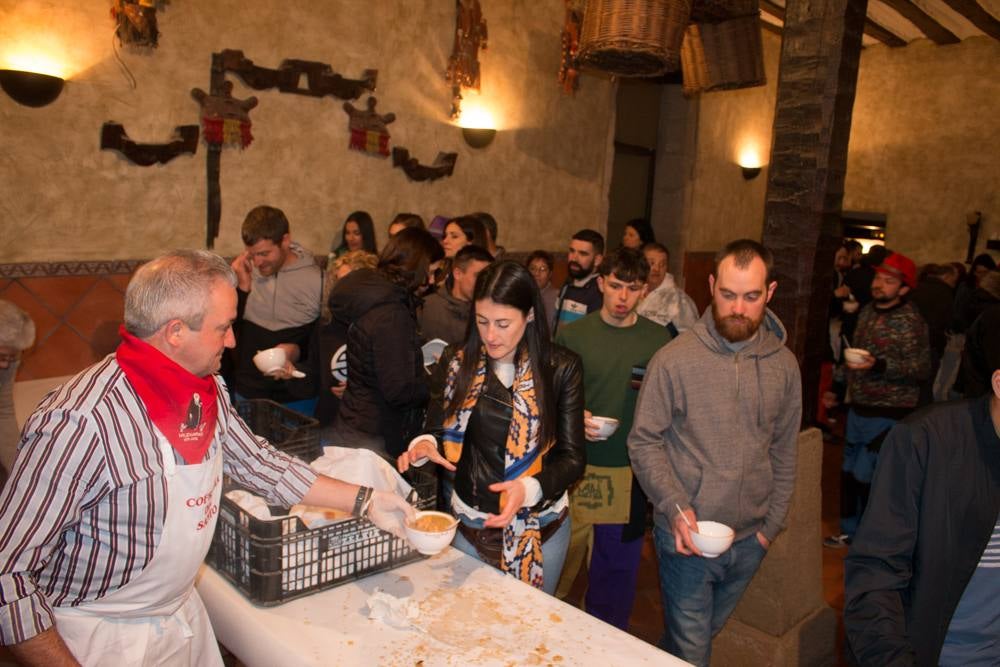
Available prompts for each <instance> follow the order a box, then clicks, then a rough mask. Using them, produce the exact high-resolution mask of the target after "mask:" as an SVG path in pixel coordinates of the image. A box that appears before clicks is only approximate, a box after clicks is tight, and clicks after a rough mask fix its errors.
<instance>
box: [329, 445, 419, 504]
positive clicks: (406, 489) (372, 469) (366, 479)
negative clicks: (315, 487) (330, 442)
mask: <svg viewBox="0 0 1000 667" xmlns="http://www.w3.org/2000/svg"><path fill="white" fill-rule="evenodd" d="M309 465H310V466H311V467H312V469H313V470H315V471H316V472H318V473H322V474H324V475H329V476H330V477H334V478H336V479H339V480H342V481H344V482H348V483H350V484H360V485H361V486H370V487H372V488H373V489H375V490H376V491H392V492H394V493H396V494H398V495H400V496H402V497H404V498H406V497H407V496H408V495H409V494H410V491H412V490H413V487H411V486H410V484H409V482H407V481H406V480H405V479H403V477H402V476H401V475H400V474H399V473H398V472H396V469H395V468H394V467H393V466H392V465H391V464H390V463H389V462H388V461H386V460H385V459H384V458H382V457H381V456H379V455H378V454H376V453H375V452H373V451H371V450H370V449H360V448H355V447H324V448H323V456H321V457H319V458H318V459H316V460H315V461H313V462H312V463H310V464H309Z"/></svg>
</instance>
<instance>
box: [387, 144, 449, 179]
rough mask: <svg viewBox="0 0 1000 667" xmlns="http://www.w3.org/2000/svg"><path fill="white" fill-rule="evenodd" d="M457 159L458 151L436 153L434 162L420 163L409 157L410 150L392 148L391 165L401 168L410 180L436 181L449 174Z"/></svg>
mask: <svg viewBox="0 0 1000 667" xmlns="http://www.w3.org/2000/svg"><path fill="white" fill-rule="evenodd" d="M457 161H458V153H438V154H437V157H436V158H434V164H432V165H426V164H420V162H419V161H418V160H417V159H416V158H411V157H410V151H408V150H406V149H405V148H399V147H396V148H393V149H392V166H393V167H399V168H400V169H402V170H403V172H405V173H406V176H407V177H408V178H409V179H410V180H411V181H436V180H437V179H439V178H443V177H445V176H451V174H452V172H454V171H455V162H457Z"/></svg>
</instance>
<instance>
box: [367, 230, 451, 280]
mask: <svg viewBox="0 0 1000 667" xmlns="http://www.w3.org/2000/svg"><path fill="white" fill-rule="evenodd" d="M443 258H444V248H442V247H441V244H440V243H438V240H437V239H436V238H434V237H433V236H432V235H431V233H430V232H429V231H427V230H426V229H417V228H416V227H407V228H406V229H404V230H402V231H400V232H399V233H398V234H396V235H395V236H393V237H392V238H390V239H389V242H388V243H386V244H385V248H383V249H382V254H381V255H379V258H378V271H379V273H381V274H382V275H383V276H385V278H386V280H388V281H389V282H391V283H393V284H394V285H399V286H400V287H403V288H404V289H406V291H407V292H409V293H410V294H413V293H414V292H416V291H417V289H419V288H420V286H421V285H424V284H425V283H426V282H427V273H428V271H429V269H430V266H431V264H433V263H434V262H439V261H441V259H443Z"/></svg>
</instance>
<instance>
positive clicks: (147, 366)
mask: <svg viewBox="0 0 1000 667" xmlns="http://www.w3.org/2000/svg"><path fill="white" fill-rule="evenodd" d="M118 333H119V334H120V335H121V337H122V342H121V344H120V345H118V350H117V351H115V358H116V359H117V360H118V365H119V366H121V368H122V370H123V371H124V372H125V377H126V378H128V381H129V383H130V384H131V385H132V387H133V388H134V389H135V392H136V393H137V394H139V398H140V399H141V400H142V403H143V405H145V406H146V412H147V413H148V414H149V418H150V419H151V420H152V421H153V423H154V424H156V426H157V427H158V428H159V429H160V431H161V432H162V433H163V435H164V436H166V438H167V440H168V441H170V444H171V446H173V448H174V449H176V450H177V453H178V454H180V455H181V456H182V457H183V458H184V460H185V461H187V462H188V463H190V464H194V463H201V462H202V460H203V459H204V458H205V453H206V452H207V451H208V447H209V445H211V444H212V438H214V437H215V420H216V418H217V417H218V411H219V406H218V405H217V403H216V395H217V393H218V390H217V388H216V384H215V378H214V377H212V376H211V375H209V376H207V377H203V378H200V377H197V376H196V375H192V374H191V373H189V372H188V371H187V370H185V369H184V368H182V367H181V366H180V365H178V364H177V363H176V362H175V361H173V360H172V359H170V358H169V357H167V356H166V355H165V354H163V353H162V352H160V351H159V350H157V349H156V348H155V347H153V346H152V345H150V344H149V343H147V342H145V341H142V340H139V339H138V338H136V337H135V336H133V335H132V334H130V333H128V332H127V331H125V327H124V326H123V327H121V328H120V329H119V330H118Z"/></svg>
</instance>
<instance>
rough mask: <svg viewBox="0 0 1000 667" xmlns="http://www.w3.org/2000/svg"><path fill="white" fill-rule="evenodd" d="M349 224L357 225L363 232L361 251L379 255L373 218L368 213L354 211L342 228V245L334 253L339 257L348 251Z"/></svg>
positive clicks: (334, 249)
mask: <svg viewBox="0 0 1000 667" xmlns="http://www.w3.org/2000/svg"><path fill="white" fill-rule="evenodd" d="M349 222H355V223H357V225H358V229H360V230H361V249H362V250H365V251H367V252H370V253H372V254H373V255H377V254H378V244H377V243H376V242H375V223H373V222H372V217H371V216H370V215H368V212H367V211H354V212H353V213H351V214H350V215H349V216H347V219H346V220H344V224H343V225H342V226H341V228H340V245H339V246H337V247H336V248H333V249H332V250H333V252H334V253H336V254H338V255H339V254H340V253H341V252H343V251H345V250H347V223H349Z"/></svg>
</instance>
